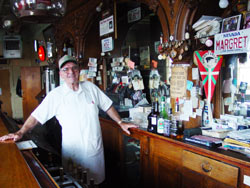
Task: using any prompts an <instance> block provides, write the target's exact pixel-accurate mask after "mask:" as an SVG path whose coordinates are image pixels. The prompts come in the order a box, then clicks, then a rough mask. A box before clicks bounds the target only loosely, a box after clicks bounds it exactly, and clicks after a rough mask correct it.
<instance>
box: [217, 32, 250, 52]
mask: <svg viewBox="0 0 250 188" xmlns="http://www.w3.org/2000/svg"><path fill="white" fill-rule="evenodd" d="M249 38H250V29H243V30H238V31H233V32H227V33H221V34H216V35H215V39H214V41H215V42H214V53H215V55H226V54H238V53H246V52H247V51H249V50H250V44H249V42H250V41H249Z"/></svg>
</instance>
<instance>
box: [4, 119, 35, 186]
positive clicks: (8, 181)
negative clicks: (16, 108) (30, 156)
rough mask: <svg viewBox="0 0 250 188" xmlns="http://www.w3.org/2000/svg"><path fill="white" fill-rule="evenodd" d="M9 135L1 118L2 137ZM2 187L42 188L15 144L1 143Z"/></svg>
mask: <svg viewBox="0 0 250 188" xmlns="http://www.w3.org/2000/svg"><path fill="white" fill-rule="evenodd" d="M7 133H8V130H7V129H6V127H5V124H4V123H3V121H2V119H1V118H0V136H3V135H5V134H7ZM0 187H6V188H7V187H18V188H22V187H23V188H29V187H30V188H36V187H40V185H39V183H38V182H37V180H36V178H35V177H34V176H33V174H32V172H31V170H30V168H29V166H28V165H27V163H26V161H25V160H24V158H23V156H22V154H21V152H20V151H19V150H18V148H17V146H16V144H15V143H14V142H6V143H1V142H0Z"/></svg>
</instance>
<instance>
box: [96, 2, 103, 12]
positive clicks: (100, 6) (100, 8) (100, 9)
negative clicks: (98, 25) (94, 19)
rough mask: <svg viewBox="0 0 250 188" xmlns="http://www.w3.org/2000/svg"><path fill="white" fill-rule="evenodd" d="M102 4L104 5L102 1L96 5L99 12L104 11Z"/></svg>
mask: <svg viewBox="0 0 250 188" xmlns="http://www.w3.org/2000/svg"><path fill="white" fill-rule="evenodd" d="M102 5H103V3H102V2H100V4H99V5H98V6H97V7H96V11H97V12H101V11H102Z"/></svg>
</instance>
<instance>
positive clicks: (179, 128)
mask: <svg viewBox="0 0 250 188" xmlns="http://www.w3.org/2000/svg"><path fill="white" fill-rule="evenodd" d="M183 136H184V126H183V124H182V121H177V134H176V139H182V138H183Z"/></svg>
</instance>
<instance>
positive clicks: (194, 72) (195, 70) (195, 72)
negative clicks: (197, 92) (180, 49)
mask: <svg viewBox="0 0 250 188" xmlns="http://www.w3.org/2000/svg"><path fill="white" fill-rule="evenodd" d="M192 80H199V70H198V68H192Z"/></svg>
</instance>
